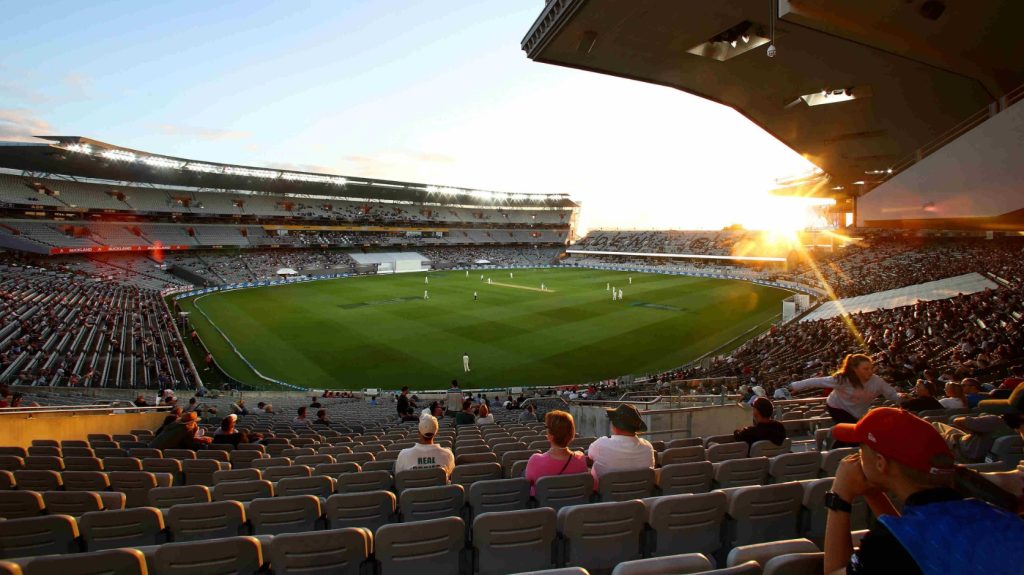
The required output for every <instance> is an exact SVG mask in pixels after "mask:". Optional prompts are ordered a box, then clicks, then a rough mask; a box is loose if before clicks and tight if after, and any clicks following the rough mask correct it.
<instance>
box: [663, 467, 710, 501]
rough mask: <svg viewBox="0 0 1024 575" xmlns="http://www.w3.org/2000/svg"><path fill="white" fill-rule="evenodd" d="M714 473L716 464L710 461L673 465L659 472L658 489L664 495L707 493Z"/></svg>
mask: <svg viewBox="0 0 1024 575" xmlns="http://www.w3.org/2000/svg"><path fill="white" fill-rule="evenodd" d="M714 473H715V470H714V464H712V463H711V462H710V461H697V462H694V463H673V464H671V465H666V466H664V467H662V468H661V469H659V470H658V474H657V480H658V488H659V489H660V490H661V493H662V495H679V494H682V493H707V491H708V490H710V489H711V481H712V479H714Z"/></svg>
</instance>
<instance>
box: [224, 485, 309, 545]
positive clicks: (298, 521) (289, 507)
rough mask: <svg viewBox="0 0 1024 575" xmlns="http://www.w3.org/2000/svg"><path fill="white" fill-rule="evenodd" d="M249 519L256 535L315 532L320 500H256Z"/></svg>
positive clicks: (279, 498) (252, 503) (277, 498)
mask: <svg viewBox="0 0 1024 575" xmlns="http://www.w3.org/2000/svg"><path fill="white" fill-rule="evenodd" d="M228 485H231V484H230V483H229V484H228ZM248 517H249V523H250V524H252V531H253V534H254V535H278V534H281V533H302V532H304V531H314V530H315V529H316V524H317V520H318V519H320V499H318V498H316V497H314V496H312V495H291V496H288V497H274V498H272V499H271V498H262V499H255V500H253V501H252V502H251V503H249V514H248Z"/></svg>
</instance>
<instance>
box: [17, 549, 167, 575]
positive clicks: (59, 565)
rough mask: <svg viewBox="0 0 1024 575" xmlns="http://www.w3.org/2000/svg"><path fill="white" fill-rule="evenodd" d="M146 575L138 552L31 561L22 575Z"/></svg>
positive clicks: (106, 552) (49, 557)
mask: <svg viewBox="0 0 1024 575" xmlns="http://www.w3.org/2000/svg"><path fill="white" fill-rule="evenodd" d="M55 573H59V574H60V575H97V574H100V573H102V574H104V575H147V573H148V571H147V570H146V557H145V555H143V554H142V552H141V551H139V550H138V549H109V550H106V551H94V552H92V553H76V554H74V555H63V556H52V555H51V556H48V557H38V558H36V559H33V560H32V561H30V562H29V563H28V565H26V567H25V575H53V574H55Z"/></svg>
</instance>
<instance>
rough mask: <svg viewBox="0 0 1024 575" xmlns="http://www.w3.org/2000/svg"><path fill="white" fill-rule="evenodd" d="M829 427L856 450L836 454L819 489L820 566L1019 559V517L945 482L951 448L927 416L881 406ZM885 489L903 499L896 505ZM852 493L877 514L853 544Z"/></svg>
mask: <svg viewBox="0 0 1024 575" xmlns="http://www.w3.org/2000/svg"><path fill="white" fill-rule="evenodd" d="M832 435H833V436H834V437H835V438H836V439H837V440H839V441H844V442H850V443H859V444H860V453H858V454H854V455H851V456H848V457H846V458H845V459H843V461H842V463H840V465H839V470H838V472H837V473H836V478H835V482H834V483H833V484H832V491H829V492H828V493H826V496H825V506H826V507H827V508H828V509H829V513H828V522H827V523H826V528H825V573H854V574H860V573H901V574H914V573H926V574H929V575H931V574H939V573H987V574H994V573H1008V572H1010V571H1007V570H1006V566H1007V565H1010V566H1013V568H1018V569H1019V567H1020V565H1022V564H1024V546H1022V545H1020V541H1022V540H1024V521H1021V520H1020V518H1018V517H1016V516H1015V515H1013V514H1011V513H1008V512H1006V511H1003V510H1001V509H999V508H997V507H995V506H992V505H989V504H987V503H984V502H981V501H978V500H974V499H964V498H963V496H961V495H960V494H959V493H957V492H956V491H954V490H953V489H952V485H953V478H954V473H955V469H954V464H953V454H952V453H951V452H950V450H949V447H948V446H947V445H946V442H945V441H944V440H943V439H942V436H941V435H939V433H938V431H936V430H935V428H933V427H932V426H931V425H929V424H928V422H926V421H924V420H923V419H921V418H919V417H917V416H915V415H913V414H911V413H910V412H908V411H904V410H901V409H894V408H888V407H881V408H877V409H873V410H871V411H870V412H868V414H867V415H865V416H864V417H863V418H862V419H861V420H860V421H859V422H857V423H855V424H852V423H848V424H839V425H836V426H835V427H833V428H832ZM887 492H888V493H892V494H893V495H895V496H896V497H897V498H899V499H900V500H901V501H903V510H902V513H900V512H897V511H896V509H895V507H893V505H892V502H890V501H889V499H888V497H887V496H886V493H887ZM857 497H864V498H865V500H866V501H867V503H868V505H870V506H871V510H872V511H873V512H874V514H875V516H877V517H878V521H877V522H875V524H874V526H872V528H871V530H870V531H869V532H868V534H867V535H865V536H864V539H863V540H862V541H861V545H860V548H859V549H857V550H856V551H854V549H853V541H852V538H851V536H850V511H851V504H852V503H853V501H854V500H855V499H856V498H857ZM966 533H985V534H986V536H985V537H980V538H970V539H967V538H965V537H964V534H966ZM1015 538H1016V539H1015Z"/></svg>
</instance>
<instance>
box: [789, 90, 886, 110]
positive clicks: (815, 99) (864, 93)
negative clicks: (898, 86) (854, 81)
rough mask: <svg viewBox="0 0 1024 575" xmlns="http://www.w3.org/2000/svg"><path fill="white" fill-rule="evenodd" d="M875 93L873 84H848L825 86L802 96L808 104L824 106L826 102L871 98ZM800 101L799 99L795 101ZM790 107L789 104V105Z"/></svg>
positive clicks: (837, 102) (834, 102)
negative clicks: (845, 85) (840, 86)
mask: <svg viewBox="0 0 1024 575" xmlns="http://www.w3.org/2000/svg"><path fill="white" fill-rule="evenodd" d="M872 95H873V93H872V91H871V86H847V87H844V88H825V89H823V90H821V91H819V92H811V93H810V94H804V95H803V96H800V98H798V100H803V101H804V103H805V104H807V105H808V106H824V105H825V104H839V103H842V102H849V101H850V100H859V99H861V98H870V97H871V96H872ZM794 103H798V101H794ZM787 107H789V106H787Z"/></svg>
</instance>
